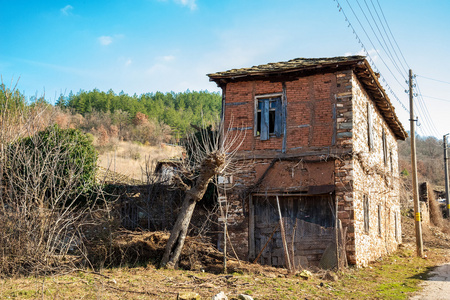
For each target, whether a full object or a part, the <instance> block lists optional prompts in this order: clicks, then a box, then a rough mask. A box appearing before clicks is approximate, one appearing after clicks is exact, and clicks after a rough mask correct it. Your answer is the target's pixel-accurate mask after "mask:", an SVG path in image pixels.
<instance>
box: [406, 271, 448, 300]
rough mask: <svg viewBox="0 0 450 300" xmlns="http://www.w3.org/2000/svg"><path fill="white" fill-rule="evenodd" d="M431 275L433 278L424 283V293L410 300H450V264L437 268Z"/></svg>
mask: <svg viewBox="0 0 450 300" xmlns="http://www.w3.org/2000/svg"><path fill="white" fill-rule="evenodd" d="M430 275H431V277H430V278H429V279H428V280H427V281H425V282H424V286H425V288H424V289H423V291H422V292H420V294H417V295H415V296H413V297H411V298H410V300H428V299H429V300H443V299H449V300H450V263H449V264H444V265H441V266H439V267H437V268H436V269H434V270H433V271H432V272H431V273H430Z"/></svg>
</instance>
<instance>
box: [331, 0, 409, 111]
mask: <svg viewBox="0 0 450 300" xmlns="http://www.w3.org/2000/svg"><path fill="white" fill-rule="evenodd" d="M334 1H336V2H337V7H338V9H339V12H342V14H343V15H344V18H345V21H346V22H347V24H348V27H350V28H351V29H352V31H353V34H354V35H355V37H356V39H357V41H358V43H359V44H360V45H361V47H362V49H363V51H364V52H365V53H366V55H367V57H368V60H369V62H370V63H371V64H372V65H373V66H374V69H375V71H376V72H378V73H379V74H380V78H381V80H382V81H383V83H384V84H385V87H386V89H387V90H388V91H389V92H390V93H391V95H392V96H393V97H394V98H395V99H396V100H397V102H398V103H399V104H400V106H401V107H402V108H403V109H404V110H405V111H406V112H408V113H409V109H408V108H407V107H406V106H405V105H404V104H403V102H402V101H400V99H399V98H398V96H397V95H396V94H395V92H394V91H393V90H392V88H391V87H390V85H389V84H388V82H387V81H386V80H385V79H384V76H382V75H381V73H380V72H379V70H378V68H377V67H376V65H375V62H374V60H373V59H372V57H371V55H370V54H369V51H367V49H366V47H365V46H364V43H363V42H362V41H361V39H360V38H359V36H358V34H357V33H356V30H355V27H354V26H353V24H352V23H351V22H350V19H349V18H348V17H347V14H346V13H345V11H344V8H343V7H342V5H341V4H340V3H339V0H334ZM347 3H348V1H347ZM348 4H349V3H348ZM349 6H350V5H349ZM350 8H351V6H350ZM352 11H353V9H352ZM353 14H354V15H355V17H356V18H357V16H356V14H355V13H354V11H353ZM360 25H361V23H360ZM361 27H362V26H361ZM362 29H363V30H364V27H362ZM366 35H367V33H366ZM372 45H373V44H372ZM374 48H375V46H374ZM375 50H376V49H375ZM377 53H378V51H377ZM378 54H379V53H378ZM385 65H386V64H385ZM386 67H387V68H388V70H389V71H390V72H391V74H392V75H393V76H394V78H395V79H396V77H395V75H394V74H393V73H392V71H391V70H390V69H389V67H388V66H387V65H386ZM396 80H397V79H396ZM397 82H398V80H397ZM399 84H400V86H401V83H400V82H399Z"/></svg>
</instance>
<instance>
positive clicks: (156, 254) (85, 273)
mask: <svg viewBox="0 0 450 300" xmlns="http://www.w3.org/2000/svg"><path fill="white" fill-rule="evenodd" d="M411 225H412V226H411ZM403 228H404V231H403V233H404V234H405V235H408V236H411V235H413V234H414V232H413V231H411V228H413V220H412V219H405V220H404V226H403ZM429 230H430V232H431V234H427V235H426V236H425V237H424V239H425V250H426V251H425V253H426V255H427V258H426V259H421V258H417V257H415V246H414V244H413V243H409V242H407V243H405V244H403V245H402V246H401V247H400V249H399V250H398V251H397V252H396V253H393V254H392V255H391V256H388V257H384V258H383V259H380V260H379V261H377V262H374V263H372V264H371V265H370V266H369V267H367V268H362V269H357V268H349V269H346V270H344V271H342V272H337V273H336V274H334V276H330V275H333V273H330V272H326V271H318V270H316V271H315V272H313V275H312V277H310V278H309V279H307V280H305V279H302V278H301V277H299V276H296V275H295V274H289V273H288V272H287V270H286V269H282V268H273V267H265V266H261V265H258V264H251V263H248V262H238V261H237V260H234V259H232V258H229V262H228V269H229V270H230V272H229V274H222V273H221V271H220V270H221V268H222V254H221V253H220V252H218V251H217V250H215V248H214V247H213V246H212V245H210V244H208V243H206V242H204V241H202V240H199V239H197V238H188V239H187V241H186V247H185V249H184V251H183V254H182V257H181V266H182V267H184V268H188V269H191V270H165V269H158V268H157V263H158V261H159V258H160V257H161V256H162V253H163V248H164V245H165V241H166V239H167V238H168V233H164V232H153V233H150V232H141V233H139V232H123V233H122V234H121V235H120V236H117V237H116V239H115V241H116V243H117V244H116V248H115V251H118V250H119V249H121V250H120V251H118V252H117V253H122V254H124V255H123V256H120V255H119V256H118V257H117V259H119V260H120V259H121V258H123V257H126V258H128V260H125V261H123V260H122V263H121V267H114V268H105V269H100V270H97V271H92V270H77V271H74V272H72V273H70V274H65V275H59V276H52V277H45V278H43V277H40V278H39V277H38V278H36V277H29V278H14V279H3V280H0V298H1V299H9V298H15V299H35V298H43V299H176V295H177V293H179V292H186V291H194V292H196V293H198V294H199V295H201V297H202V299H211V297H212V296H213V295H215V294H217V293H219V292H220V291H224V292H225V294H226V295H227V296H228V299H236V297H237V295H238V294H240V293H245V294H249V295H252V297H254V299H300V298H301V299H407V298H408V296H410V295H411V294H412V293H415V292H416V291H418V290H419V289H420V288H419V284H420V283H421V282H423V280H425V279H427V276H428V275H427V273H428V272H429V271H430V270H431V269H432V268H433V267H435V266H437V265H440V264H442V263H444V262H449V260H450V256H449V254H450V253H449V250H448V247H447V249H443V248H444V246H445V245H446V244H444V243H446V241H445V239H447V242H448V241H449V239H448V238H449V236H448V235H446V234H445V233H442V232H441V231H440V230H439V229H438V228H437V227H430V229H429ZM439 240H440V241H442V242H440V243H441V244H438V241H439ZM405 241H406V240H405ZM435 246H438V247H435ZM439 246H440V248H441V249H439ZM132 253H134V254H133V255H131V254H132ZM194 257H195V258H196V259H194V260H195V263H193V258H194Z"/></svg>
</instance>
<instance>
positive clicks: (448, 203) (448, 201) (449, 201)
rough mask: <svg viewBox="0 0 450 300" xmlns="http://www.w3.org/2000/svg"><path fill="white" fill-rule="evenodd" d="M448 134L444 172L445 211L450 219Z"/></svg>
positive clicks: (445, 145) (445, 138) (445, 142)
mask: <svg viewBox="0 0 450 300" xmlns="http://www.w3.org/2000/svg"><path fill="white" fill-rule="evenodd" d="M448 135H449V134H448V133H447V134H446V135H444V170H445V204H446V205H445V206H446V208H445V210H446V212H447V214H446V215H447V219H448V218H450V199H448V162H447V160H448V155H447V136H448Z"/></svg>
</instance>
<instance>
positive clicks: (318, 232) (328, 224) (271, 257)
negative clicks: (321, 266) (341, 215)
mask: <svg viewBox="0 0 450 300" xmlns="http://www.w3.org/2000/svg"><path fill="white" fill-rule="evenodd" d="M278 199H279V202H280V209H281V215H282V219H283V220H282V222H283V225H284V229H285V232H286V244H287V248H288V251H289V257H290V260H291V262H294V263H295V267H299V265H302V266H303V267H307V266H308V265H318V263H319V261H320V259H321V257H322V254H323V253H324V252H325V249H326V248H327V247H328V246H330V244H332V243H333V242H334V240H335V238H334V232H335V231H334V224H335V223H334V222H335V220H334V197H332V196H330V195H329V194H326V195H315V196H279V197H278ZM250 210H251V212H250V217H251V218H253V220H251V221H250V226H251V227H252V226H253V228H250V243H251V244H252V245H251V246H250V252H251V253H250V256H251V257H252V256H253V257H254V258H255V257H257V256H258V255H260V256H259V259H258V262H259V263H261V264H265V265H272V266H285V265H286V264H285V260H284V248H283V242H282V236H281V230H280V217H279V212H278V206H277V202H276V197H274V196H267V197H262V196H253V197H252V204H251V207H250Z"/></svg>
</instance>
